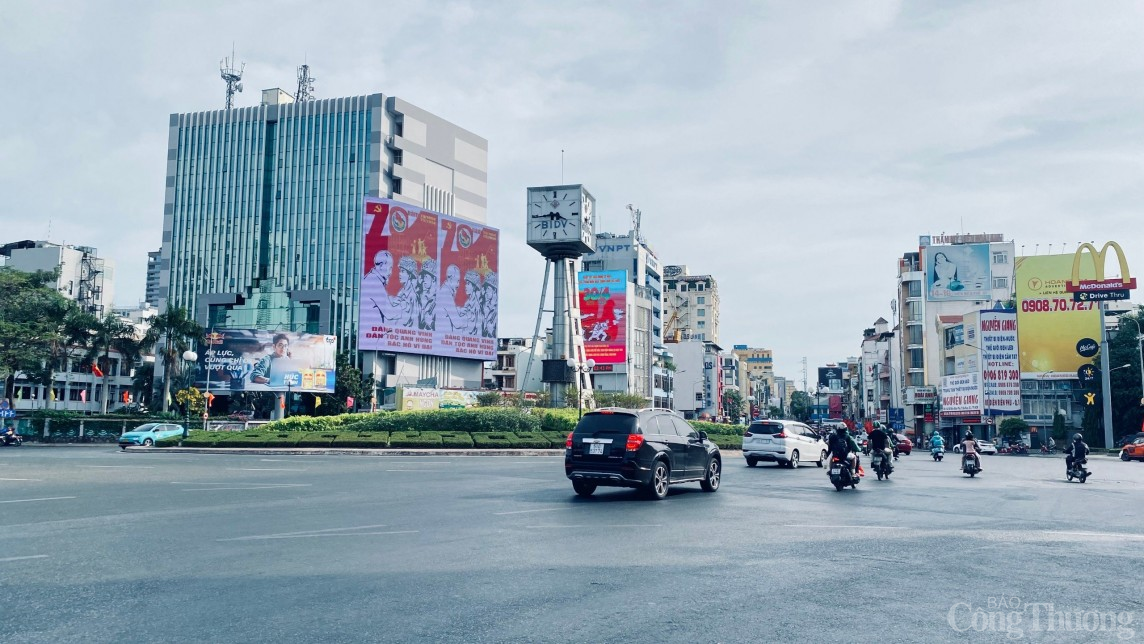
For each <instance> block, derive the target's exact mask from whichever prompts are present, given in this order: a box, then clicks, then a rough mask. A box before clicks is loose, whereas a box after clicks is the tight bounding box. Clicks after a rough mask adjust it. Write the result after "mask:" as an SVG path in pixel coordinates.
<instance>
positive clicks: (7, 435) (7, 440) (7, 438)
mask: <svg viewBox="0 0 1144 644" xmlns="http://www.w3.org/2000/svg"><path fill="white" fill-rule="evenodd" d="M2 436H3V440H4V444H5V445H11V444H12V443H15V442H16V428H15V427H13V426H11V425H8V426H7V427H6V428H4V433H3V435H2Z"/></svg>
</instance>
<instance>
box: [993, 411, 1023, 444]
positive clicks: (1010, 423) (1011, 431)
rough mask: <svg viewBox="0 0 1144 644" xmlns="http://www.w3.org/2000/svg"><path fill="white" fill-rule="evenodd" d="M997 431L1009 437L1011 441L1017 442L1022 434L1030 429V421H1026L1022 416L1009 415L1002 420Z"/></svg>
mask: <svg viewBox="0 0 1144 644" xmlns="http://www.w3.org/2000/svg"><path fill="white" fill-rule="evenodd" d="M997 431H998V433H1000V434H1001V435H1002V436H1004V437H1005V438H1007V439H1009V442H1010V443H1015V442H1017V441H1018V440H1020V438H1021V434H1024V433H1025V432H1027V431H1029V423H1026V422H1025V419H1024V418H1021V417H1020V416H1009V417H1008V418H1006V419H1005V420H1003V421H1001V427H1000V428H998V430H997Z"/></svg>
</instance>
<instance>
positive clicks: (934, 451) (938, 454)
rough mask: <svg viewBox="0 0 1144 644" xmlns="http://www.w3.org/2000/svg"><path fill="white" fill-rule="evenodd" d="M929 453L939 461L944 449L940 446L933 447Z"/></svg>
mask: <svg viewBox="0 0 1144 644" xmlns="http://www.w3.org/2000/svg"><path fill="white" fill-rule="evenodd" d="M930 455H931V456H933V460H935V461H938V462H941V459H942V457H943V456H945V449H944V448H941V447H935V448H933V449H931V450H930Z"/></svg>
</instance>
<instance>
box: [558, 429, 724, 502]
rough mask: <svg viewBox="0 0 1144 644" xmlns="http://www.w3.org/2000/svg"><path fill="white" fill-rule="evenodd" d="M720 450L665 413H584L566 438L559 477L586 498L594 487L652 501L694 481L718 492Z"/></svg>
mask: <svg viewBox="0 0 1144 644" xmlns="http://www.w3.org/2000/svg"><path fill="white" fill-rule="evenodd" d="M722 466H723V459H722V457H721V456H720V454H719V447H718V446H716V445H715V444H714V443H712V442H711V441H709V440H707V433H706V432H697V431H695V430H694V429H693V428H692V427H691V425H688V424H687V421H685V420H683V419H682V418H680V416H679V415H678V414H676V413H675V412H672V411H668V410H666V409H638V410H637V409H618V408H608V409H599V410H596V411H592V412H588V413H587V414H584V417H583V418H581V419H580V422H579V423H577V424H576V429H575V431H573V432H572V433H571V434H569V435H568V442H567V443H566V444H565V449H564V473H565V474H566V475H567V476H568V478H570V479H572V489H574V490H576V494H579V495H580V496H590V495H591V494H592V493H593V492H595V491H596V487H597V486H600V485H603V486H607V487H634V488H642V489H644V490H646V491H647V492H648V494H650V495H651V496H652V497H653V498H655V499H662V498H664V497H666V496H667V486H668V485H670V484H673V483H692V482H695V481H699V482H700V484H702V486H703V491H705V492H714V491H715V490H718V489H719V478H720V476H722V473H723V467H722Z"/></svg>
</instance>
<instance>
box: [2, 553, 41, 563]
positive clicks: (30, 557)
mask: <svg viewBox="0 0 1144 644" xmlns="http://www.w3.org/2000/svg"><path fill="white" fill-rule="evenodd" d="M47 558H48V556H47V555H28V556H26V557H5V558H3V559H0V563H4V562H5V561H25V560H28V559H47Z"/></svg>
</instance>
